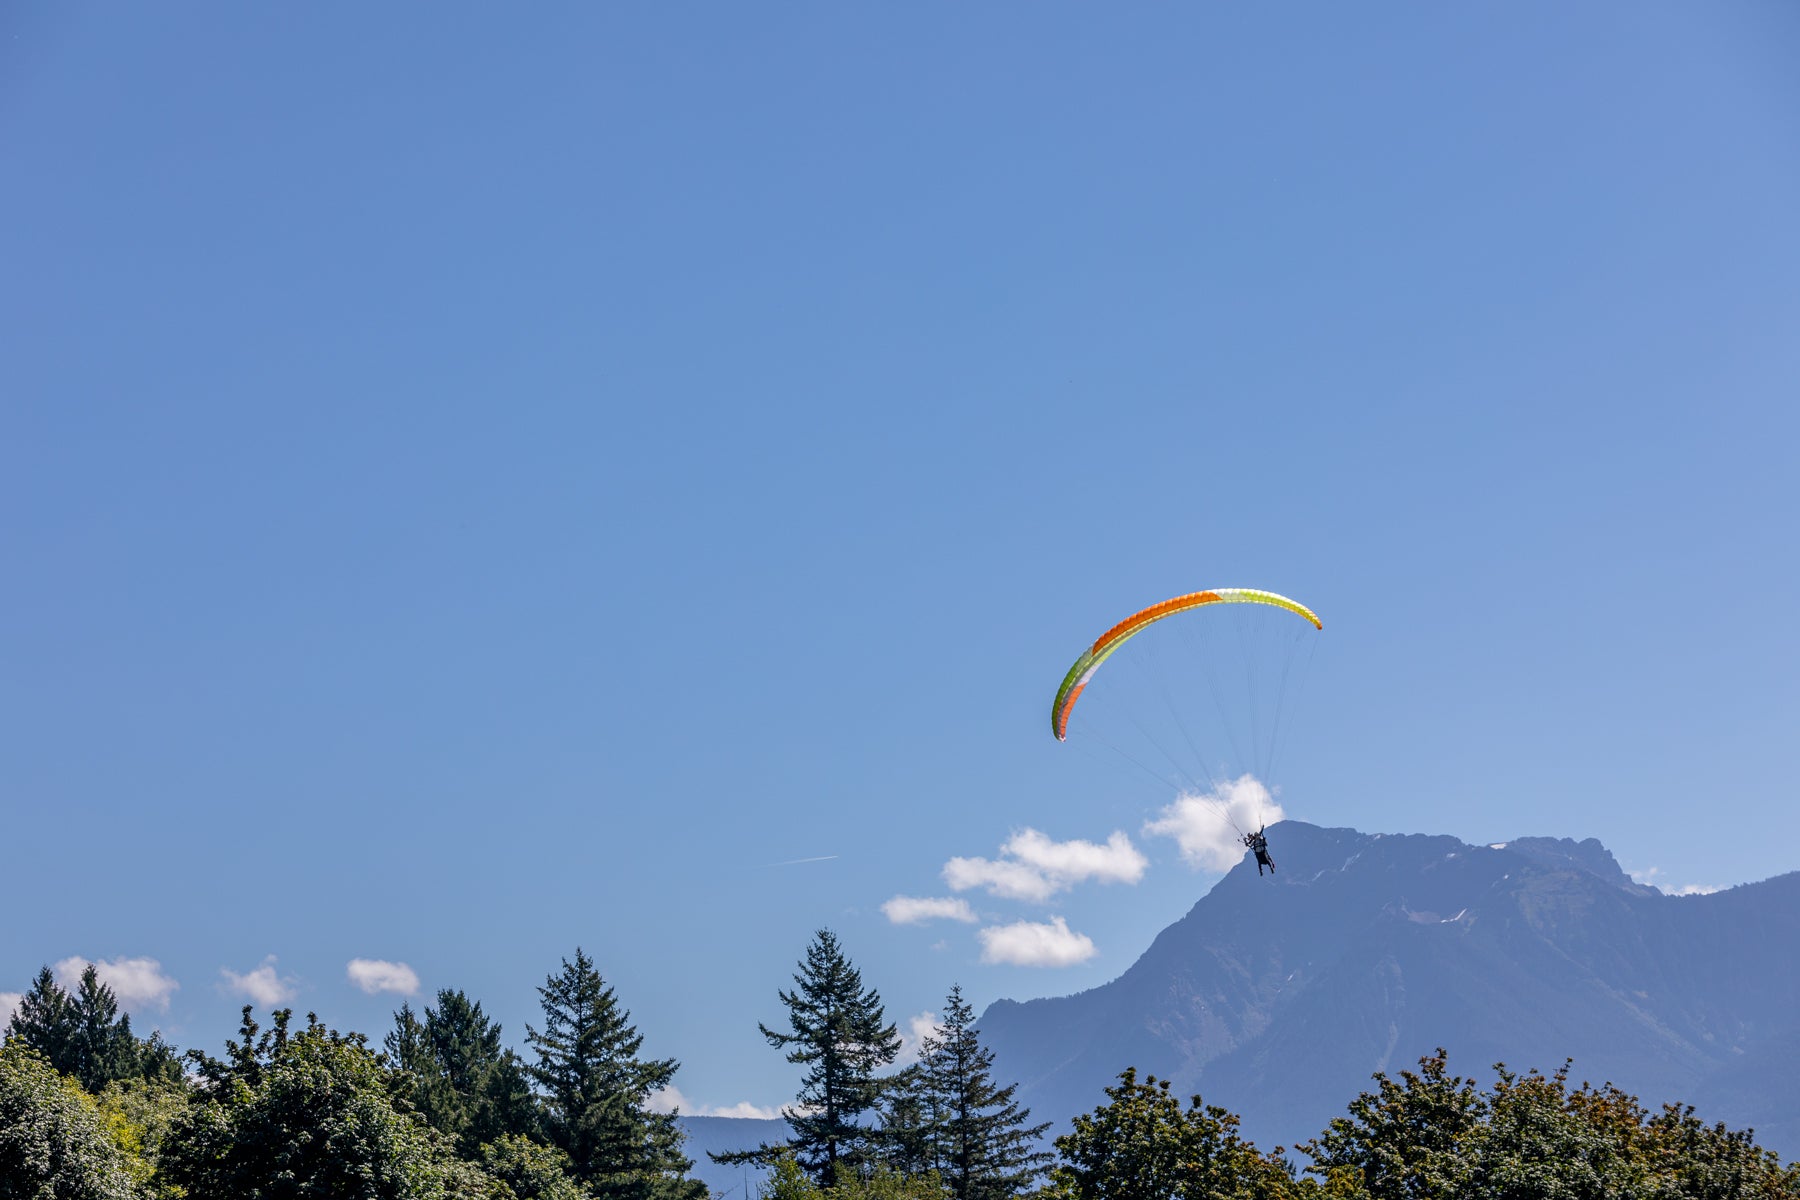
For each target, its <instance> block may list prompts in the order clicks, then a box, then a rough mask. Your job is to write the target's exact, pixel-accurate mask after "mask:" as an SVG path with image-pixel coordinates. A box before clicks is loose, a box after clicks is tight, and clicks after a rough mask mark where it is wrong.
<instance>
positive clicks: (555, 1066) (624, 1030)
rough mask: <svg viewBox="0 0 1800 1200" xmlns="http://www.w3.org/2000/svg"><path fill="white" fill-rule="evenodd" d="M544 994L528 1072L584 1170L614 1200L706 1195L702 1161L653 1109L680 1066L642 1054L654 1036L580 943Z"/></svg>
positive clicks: (560, 1143)
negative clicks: (698, 1163) (655, 1096)
mask: <svg viewBox="0 0 1800 1200" xmlns="http://www.w3.org/2000/svg"><path fill="white" fill-rule="evenodd" d="M538 998H539V1000H540V1002H541V1003H542V1005H543V1009H544V1028H543V1029H542V1030H541V1031H540V1030H537V1029H533V1028H532V1027H531V1026H529V1025H527V1026H526V1031H527V1039H526V1040H527V1041H528V1042H530V1044H531V1046H532V1048H533V1049H534V1050H535V1051H536V1054H537V1061H536V1063H534V1064H532V1065H530V1066H528V1067H527V1068H526V1072H527V1074H528V1075H529V1076H530V1077H531V1079H532V1080H533V1081H534V1082H535V1083H536V1084H537V1085H538V1087H539V1088H540V1089H542V1092H543V1097H544V1127H545V1131H546V1132H547V1133H548V1134H549V1136H550V1140H551V1141H552V1142H553V1143H554V1144H555V1145H556V1146H557V1147H558V1148H559V1149H561V1150H562V1152H563V1153H564V1154H566V1155H568V1157H569V1162H570V1164H571V1166H572V1167H573V1169H574V1173H575V1175H576V1177H577V1178H578V1179H580V1180H581V1181H582V1182H583V1183H584V1184H586V1185H587V1186H588V1188H589V1190H590V1191H592V1192H594V1193H595V1194H596V1195H597V1196H601V1197H605V1198H606V1200H613V1198H615V1197H616V1198H618V1200H700V1197H703V1196H704V1195H705V1192H706V1188H705V1185H704V1184H701V1183H700V1182H698V1181H697V1180H692V1179H688V1178H685V1176H686V1175H687V1173H688V1171H689V1170H690V1169H691V1168H692V1167H693V1162H692V1160H691V1159H689V1158H687V1157H686V1156H685V1155H684V1154H682V1152H681V1142H682V1138H683V1134H682V1131H681V1127H680V1126H679V1125H678V1124H676V1121H675V1117H674V1114H672V1113H652V1112H648V1111H646V1110H645V1108H644V1102H645V1100H646V1099H648V1097H649V1095H650V1093H651V1092H654V1091H656V1090H657V1089H659V1088H662V1087H665V1086H667V1084H668V1083H669V1082H670V1080H672V1079H673V1078H674V1076H675V1072H676V1071H677V1070H678V1069H679V1067H680V1064H679V1063H677V1062H676V1061H675V1060H674V1059H672V1058H664V1059H642V1058H639V1057H638V1053H639V1051H640V1050H641V1049H642V1048H643V1044H644V1039H643V1037H642V1035H640V1034H639V1033H638V1032H637V1030H636V1028H635V1027H633V1025H632V1024H631V1014H630V1013H629V1012H627V1011H625V1010H623V1009H621V1008H620V1007H619V1004H618V999H617V997H615V996H614V994H613V989H611V988H610V987H607V986H606V983H605V981H604V980H602V979H601V978H600V973H599V972H598V971H597V970H595V969H594V962H593V960H592V959H590V958H589V957H588V956H587V955H586V954H585V953H583V952H582V951H581V949H580V948H579V947H577V948H576V951H575V961H574V962H570V961H569V960H567V959H564V960H563V965H562V970H561V971H560V972H558V973H557V974H555V975H552V976H550V977H549V979H548V980H547V981H546V982H545V985H544V986H543V987H541V988H539V989H538Z"/></svg>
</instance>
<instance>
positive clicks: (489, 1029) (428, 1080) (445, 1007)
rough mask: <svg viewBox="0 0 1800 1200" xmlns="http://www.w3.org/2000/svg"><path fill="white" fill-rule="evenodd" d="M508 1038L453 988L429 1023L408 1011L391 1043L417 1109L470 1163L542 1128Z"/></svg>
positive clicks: (397, 1020)
mask: <svg viewBox="0 0 1800 1200" xmlns="http://www.w3.org/2000/svg"><path fill="white" fill-rule="evenodd" d="M500 1032H501V1031H500V1026H499V1025H497V1024H495V1023H494V1022H493V1021H491V1020H489V1019H488V1018H487V1016H486V1014H484V1013H483V1012H482V1011H481V1004H480V1003H479V1002H477V1001H473V1000H470V999H469V997H468V996H467V995H466V994H464V993H463V992H460V991H452V990H450V989H448V988H446V989H444V990H443V991H440V992H439V993H438V996H437V1007H436V1008H427V1009H426V1010H425V1019H424V1021H420V1020H419V1019H418V1017H416V1016H415V1015H414V1014H413V1011H412V1006H411V1005H409V1004H402V1005H401V1006H400V1010H399V1011H398V1012H396V1013H395V1014H394V1028H393V1030H392V1031H391V1032H389V1034H388V1035H387V1038H386V1040H385V1041H384V1043H383V1045H384V1046H385V1048H386V1049H387V1052H388V1057H389V1059H390V1061H392V1063H393V1064H394V1066H395V1067H397V1068H398V1069H400V1070H401V1071H404V1072H405V1073H406V1075H407V1077H408V1079H409V1081H410V1087H409V1089H408V1090H409V1091H410V1099H411V1100H412V1103H413V1107H415V1108H417V1109H418V1110H419V1114H420V1115H421V1116H423V1117H424V1118H425V1121H426V1123H427V1124H429V1125H430V1126H431V1127H432V1128H434V1129H437V1130H439V1131H440V1132H442V1133H446V1134H449V1135H450V1136H451V1137H453V1138H455V1139H456V1141H457V1146H458V1149H459V1151H460V1152H461V1153H462V1154H463V1156H464V1157H472V1156H473V1155H474V1154H475V1152H476V1150H477V1149H478V1148H479V1147H480V1146H481V1145H483V1144H484V1143H486V1142H491V1141H493V1140H494V1139H495V1138H497V1137H500V1136H501V1135H503V1134H508V1133H515V1134H524V1133H529V1132H531V1131H533V1130H534V1129H535V1128H536V1124H537V1108H536V1104H535V1102H534V1101H533V1099H532V1096H531V1088H530V1085H529V1084H528V1083H527V1081H526V1079H525V1068H524V1064H523V1063H521V1062H520V1061H519V1058H518V1056H517V1055H516V1054H514V1053H513V1052H512V1051H511V1050H508V1049H506V1048H505V1047H503V1046H502V1045H501V1044H500Z"/></svg>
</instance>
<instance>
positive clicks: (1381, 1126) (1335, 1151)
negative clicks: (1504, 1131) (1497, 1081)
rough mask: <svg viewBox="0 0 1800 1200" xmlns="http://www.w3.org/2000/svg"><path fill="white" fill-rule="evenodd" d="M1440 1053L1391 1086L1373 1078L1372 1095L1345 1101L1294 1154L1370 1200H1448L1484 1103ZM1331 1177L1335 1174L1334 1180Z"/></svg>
mask: <svg viewBox="0 0 1800 1200" xmlns="http://www.w3.org/2000/svg"><path fill="white" fill-rule="evenodd" d="M1447 1062H1448V1059H1447V1057H1446V1055H1445V1053H1444V1051H1443V1050H1442V1049H1441V1048H1440V1049H1439V1050H1438V1052H1437V1053H1436V1054H1435V1055H1431V1056H1429V1057H1426V1058H1422V1059H1420V1060H1419V1071H1418V1072H1417V1073H1414V1072H1412V1071H1402V1072H1400V1080H1401V1081H1400V1082H1399V1083H1396V1082H1394V1081H1393V1080H1392V1079H1390V1078H1388V1077H1387V1076H1386V1075H1385V1074H1379V1075H1376V1076H1375V1080H1376V1090H1375V1091H1374V1092H1372V1093H1371V1092H1364V1093H1363V1094H1362V1095H1360V1096H1358V1097H1357V1098H1356V1099H1355V1100H1353V1101H1351V1102H1350V1108H1349V1115H1347V1116H1343V1117H1337V1118H1335V1119H1334V1120H1333V1121H1332V1122H1331V1125H1330V1126H1329V1127H1328V1128H1327V1129H1326V1130H1325V1132H1324V1133H1323V1134H1321V1135H1320V1136H1319V1137H1318V1139H1317V1140H1316V1141H1313V1142H1309V1143H1303V1144H1302V1145H1301V1146H1300V1147H1299V1148H1300V1149H1301V1150H1302V1151H1304V1152H1305V1153H1307V1154H1308V1155H1309V1156H1311V1158H1312V1160H1313V1163H1314V1165H1313V1167H1311V1168H1309V1169H1310V1170H1312V1171H1313V1172H1314V1173H1316V1174H1321V1175H1325V1176H1326V1177H1327V1179H1333V1178H1336V1179H1354V1180H1355V1181H1356V1182H1357V1183H1358V1184H1360V1185H1361V1187H1362V1188H1363V1189H1364V1190H1365V1191H1366V1192H1367V1194H1368V1195H1369V1196H1370V1197H1371V1198H1372V1200H1423V1198H1424V1197H1429V1196H1441V1195H1453V1194H1454V1193H1452V1192H1446V1191H1445V1189H1446V1188H1450V1187H1453V1186H1455V1183H1456V1181H1457V1180H1459V1179H1460V1178H1461V1176H1462V1168H1461V1165H1460V1157H1461V1152H1462V1151H1461V1144H1462V1141H1463V1139H1464V1138H1465V1137H1467V1136H1468V1135H1469V1133H1470V1132H1471V1131H1472V1130H1474V1129H1475V1128H1476V1127H1478V1126H1479V1125H1480V1123H1481V1121H1482V1119H1483V1118H1484V1117H1485V1115H1486V1112H1487V1102H1486V1100H1484V1099H1483V1097H1482V1096H1481V1094H1480V1092H1479V1091H1477V1090H1476V1087H1475V1082H1474V1080H1471V1079H1464V1078H1462V1077H1460V1076H1455V1075H1451V1074H1450V1073H1449V1071H1448V1068H1447ZM1333 1172H1335V1175H1334V1174H1333Z"/></svg>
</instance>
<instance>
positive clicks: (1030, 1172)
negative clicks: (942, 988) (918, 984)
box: [919, 985, 1054, 1200]
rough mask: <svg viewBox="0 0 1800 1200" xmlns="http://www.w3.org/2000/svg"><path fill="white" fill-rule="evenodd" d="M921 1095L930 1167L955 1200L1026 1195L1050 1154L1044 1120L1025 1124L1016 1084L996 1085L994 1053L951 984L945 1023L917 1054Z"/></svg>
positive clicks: (1025, 1113) (1027, 1115) (1027, 1112)
mask: <svg viewBox="0 0 1800 1200" xmlns="http://www.w3.org/2000/svg"><path fill="white" fill-rule="evenodd" d="M919 1068H920V1071H921V1074H922V1076H923V1087H922V1090H923V1092H924V1093H925V1096H926V1097H927V1101H926V1106H925V1107H926V1109H927V1111H929V1112H930V1113H931V1114H932V1122H931V1134H930V1140H931V1142H932V1145H933V1146H934V1150H935V1152H934V1154H933V1156H932V1157H933V1160H934V1161H933V1163H932V1165H933V1166H935V1167H936V1168H937V1169H938V1172H939V1173H940V1174H941V1175H942V1177H943V1180H944V1185H945V1186H946V1187H948V1188H949V1189H950V1193H951V1195H952V1196H954V1197H955V1198H956V1200H1005V1198H1006V1197H1010V1196H1017V1195H1020V1194H1022V1193H1024V1192H1026V1191H1028V1190H1030V1187H1031V1185H1032V1183H1033V1181H1034V1180H1035V1179H1036V1178H1037V1177H1038V1176H1039V1175H1041V1174H1043V1172H1044V1171H1045V1170H1046V1169H1047V1167H1048V1164H1049V1163H1050V1162H1051V1161H1052V1159H1053V1157H1054V1156H1053V1155H1051V1154H1050V1153H1048V1152H1047V1151H1045V1150H1042V1149H1040V1148H1039V1143H1038V1139H1039V1138H1040V1137H1042V1136H1043V1133H1044V1131H1045V1130H1046V1129H1048V1128H1050V1122H1048V1121H1045V1122H1043V1123H1042V1124H1039V1125H1029V1124H1027V1122H1028V1121H1029V1120H1030V1119H1031V1110H1029V1109H1025V1108H1020V1107H1019V1104H1018V1102H1017V1101H1016V1100H1014V1099H1013V1093H1014V1092H1016V1091H1017V1090H1018V1084H1016V1083H1010V1084H1007V1085H1006V1086H1005V1087H1000V1086H998V1085H996V1084H995V1082H994V1076H993V1068H994V1052H993V1051H992V1050H989V1049H987V1048H986V1047H984V1046H983V1045H982V1044H981V1040H980V1038H979V1037H978V1035H977V1034H976V1030H975V1010H974V1009H973V1008H972V1007H970V1005H969V1003H968V1001H966V1000H964V999H963V994H962V988H961V986H960V985H959V986H953V987H952V988H951V989H950V994H949V996H947V997H945V1000H944V1020H943V1023H942V1024H941V1025H940V1026H939V1027H938V1031H937V1032H936V1033H935V1034H932V1035H928V1036H927V1037H926V1038H925V1039H924V1044H923V1047H922V1050H921V1053H920V1059H919Z"/></svg>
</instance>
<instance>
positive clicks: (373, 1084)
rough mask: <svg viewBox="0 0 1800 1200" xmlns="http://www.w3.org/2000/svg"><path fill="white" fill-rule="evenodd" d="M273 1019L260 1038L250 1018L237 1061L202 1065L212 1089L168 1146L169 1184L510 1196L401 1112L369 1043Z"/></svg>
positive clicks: (413, 1199) (269, 1195) (235, 1191)
mask: <svg viewBox="0 0 1800 1200" xmlns="http://www.w3.org/2000/svg"><path fill="white" fill-rule="evenodd" d="M291 1017H292V1013H291V1012H290V1011H288V1010H285V1009H284V1010H282V1011H280V1012H277V1013H276V1014H275V1021H274V1027H273V1029H272V1030H270V1031H269V1032H267V1033H264V1034H262V1035H261V1036H260V1037H258V1036H257V1027H256V1023H255V1022H254V1021H253V1020H252V1019H251V1017H250V1014H249V1011H248V1009H246V1010H245V1013H244V1034H245V1036H244V1040H243V1041H242V1042H230V1043H227V1049H228V1052H229V1058H228V1059H227V1060H224V1061H221V1060H217V1059H210V1058H206V1057H205V1056H198V1060H199V1061H200V1065H201V1069H202V1074H203V1075H204V1076H205V1077H206V1078H207V1079H208V1083H207V1085H206V1086H205V1087H204V1088H203V1089H202V1094H201V1098H198V1099H197V1101H196V1103H194V1104H192V1105H191V1106H190V1107H189V1108H188V1110H187V1111H186V1112H185V1113H183V1114H182V1115H181V1116H180V1117H178V1118H177V1120H176V1121H175V1124H174V1128H173V1129H172V1130H171V1133H170V1136H169V1137H168V1138H167V1139H166V1141H165V1143H164V1145H163V1167H164V1171H165V1173H166V1174H167V1176H168V1178H169V1182H171V1183H173V1184H175V1185H176V1186H178V1187H180V1188H183V1189H185V1191H186V1194H187V1195H188V1196H190V1197H193V1198H195V1200H212V1198H214V1197H218V1198H224V1197H258V1198H261V1200H290V1198H292V1200H299V1198H301V1197H313V1196H319V1197H324V1196H330V1197H332V1198H333V1200H445V1198H447V1197H452V1196H455V1197H466V1198H474V1197H482V1198H484V1200H485V1198H486V1197H493V1196H499V1195H503V1194H504V1193H503V1192H502V1191H501V1190H500V1189H499V1188H498V1187H497V1186H496V1185H495V1183H494V1181H493V1180H491V1179H489V1178H488V1177H487V1176H486V1175H485V1174H484V1173H483V1172H481V1171H480V1169H479V1168H477V1167H475V1166H473V1165H472V1164H468V1163H461V1162H458V1161H457V1160H456V1159H455V1158H454V1156H453V1155H452V1154H451V1153H450V1147H449V1144H448V1141H447V1140H446V1139H444V1138H443V1137H441V1136H440V1135H439V1134H437V1133H435V1132H434V1131H432V1130H431V1129H430V1127H428V1126H427V1125H426V1124H425V1123H424V1122H423V1121H421V1120H419V1119H418V1118H417V1117H416V1116H413V1115H411V1114H408V1113H404V1112H401V1111H400V1110H398V1109H396V1108H395V1107H394V1105H393V1103H392V1102H391V1100H390V1099H389V1080H388V1078H387V1076H386V1074H385V1073H384V1072H383V1070H382V1067H381V1062H380V1060H379V1059H378V1058H377V1057H376V1055H375V1054H374V1053H373V1052H372V1051H370V1050H369V1048H368V1046H367V1043H366V1040H365V1039H364V1038H363V1036H362V1035H361V1034H357V1033H352V1034H340V1033H338V1032H337V1031H336V1030H333V1029H327V1028H325V1027H324V1026H323V1025H321V1024H319V1022H318V1019H317V1018H316V1017H313V1016H311V1015H310V1014H309V1015H308V1017H307V1025H306V1028H304V1029H302V1030H301V1031H300V1032H298V1033H294V1034H290V1033H289V1031H288V1026H289V1021H290V1019H291Z"/></svg>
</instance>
